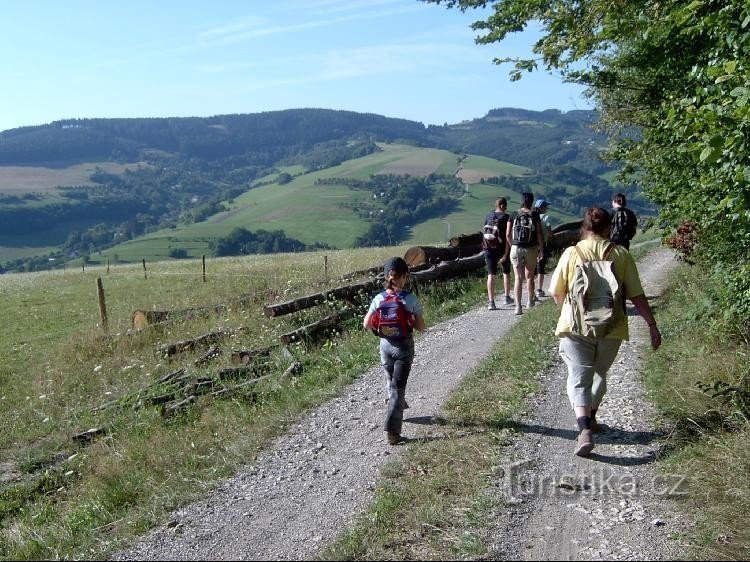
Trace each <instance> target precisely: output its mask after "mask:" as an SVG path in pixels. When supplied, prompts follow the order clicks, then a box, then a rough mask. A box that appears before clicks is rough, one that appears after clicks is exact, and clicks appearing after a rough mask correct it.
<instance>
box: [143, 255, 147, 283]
mask: <svg viewBox="0 0 750 562" xmlns="http://www.w3.org/2000/svg"><path fill="white" fill-rule="evenodd" d="M143 278H144V279H148V275H147V274H146V258H143Z"/></svg>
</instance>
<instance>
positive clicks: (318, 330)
mask: <svg viewBox="0 0 750 562" xmlns="http://www.w3.org/2000/svg"><path fill="white" fill-rule="evenodd" d="M353 315H354V311H353V310H351V309H348V308H347V309H344V310H342V311H340V312H334V313H333V314H329V315H328V316H326V317H325V318H323V319H321V320H318V321H317V322H313V323H312V324H308V325H307V326H302V327H301V328H298V329H296V330H294V331H292V332H289V333H287V334H282V335H281V336H279V340H280V341H281V343H282V344H284V345H288V344H290V343H292V342H297V341H303V340H315V339H317V338H319V337H321V336H323V335H325V334H326V333H328V332H330V331H331V330H333V329H334V328H335V327H337V326H338V325H339V324H340V323H341V322H342V321H343V320H346V319H347V318H350V317H351V316H353Z"/></svg>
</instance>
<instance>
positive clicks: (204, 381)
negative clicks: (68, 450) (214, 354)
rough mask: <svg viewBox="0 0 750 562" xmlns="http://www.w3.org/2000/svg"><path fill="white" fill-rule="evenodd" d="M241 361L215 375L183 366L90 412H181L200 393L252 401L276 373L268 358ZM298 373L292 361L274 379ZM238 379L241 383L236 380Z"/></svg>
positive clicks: (257, 354)
mask: <svg viewBox="0 0 750 562" xmlns="http://www.w3.org/2000/svg"><path fill="white" fill-rule="evenodd" d="M269 351H270V350H268V349H260V350H251V351H246V352H235V353H236V354H237V356H238V357H244V358H247V357H252V358H255V359H259V358H267V356H268V353H269ZM242 361H243V364H242V366H239V367H225V368H222V369H219V370H218V371H216V373H215V375H214V376H211V375H202V376H199V375H196V374H191V373H188V372H187V371H186V370H185V369H184V368H181V369H177V370H175V371H172V372H170V373H167V374H166V375H164V376H163V377H161V378H159V379H158V380H156V381H155V382H153V383H152V384H150V385H148V386H146V387H145V388H142V389H141V390H139V391H138V392H136V393H135V394H131V395H127V396H124V397H121V398H118V399H117V400H112V401H110V402H107V403H105V404H102V405H101V406H97V407H96V408H93V410H92V411H94V412H99V411H103V410H107V409H110V408H117V407H130V408H132V409H134V410H139V409H141V408H147V407H151V406H158V407H159V409H160V412H161V414H162V415H163V416H171V415H174V414H176V413H179V412H182V411H184V410H185V409H186V408H187V407H188V406H190V405H192V404H194V403H195V402H196V401H197V400H198V398H199V397H200V396H211V397H214V398H226V397H228V396H234V395H237V394H242V395H243V396H244V397H245V398H247V399H251V400H254V399H255V393H254V392H253V389H254V387H256V386H257V385H258V384H259V383H261V382H262V381H267V380H271V379H273V378H274V377H276V376H277V375H276V373H271V372H269V371H270V369H269V366H268V362H267V361H256V362H253V361H251V360H247V361H246V360H244V359H243V360H242ZM301 372H302V364H301V363H299V362H298V361H293V362H292V363H291V364H290V365H289V367H288V368H287V369H286V370H285V371H284V372H283V373H282V374H281V375H279V376H278V377H277V378H278V380H279V382H283V381H286V380H289V379H290V378H292V377H296V376H298V375H299V374H300V373H301ZM238 380H239V381H241V382H236V381H238ZM232 383H234V384H232ZM88 437H89V435H88V434H85V435H84V434H81V435H79V436H77V438H78V439H79V440H83V439H84V438H88Z"/></svg>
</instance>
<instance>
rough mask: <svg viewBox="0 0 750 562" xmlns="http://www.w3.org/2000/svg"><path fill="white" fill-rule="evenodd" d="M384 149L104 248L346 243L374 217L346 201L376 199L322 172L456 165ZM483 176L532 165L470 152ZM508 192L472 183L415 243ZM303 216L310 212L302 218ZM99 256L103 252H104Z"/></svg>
mask: <svg viewBox="0 0 750 562" xmlns="http://www.w3.org/2000/svg"><path fill="white" fill-rule="evenodd" d="M382 148H383V151H382V152H379V153H376V154H371V155H368V156H365V157H363V158H358V159H355V160H349V161H347V162H344V163H343V164H341V165H340V166H336V167H334V168H329V169H326V170H321V171H317V172H312V173H309V174H304V175H300V176H298V177H296V178H295V179H294V180H293V181H292V182H291V183H288V184H285V185H278V184H275V183H274V184H270V185H265V186H262V187H258V188H255V189H252V190H251V191H249V192H247V193H245V194H243V195H242V196H240V197H238V198H237V199H236V200H235V201H234V202H233V203H232V207H231V209H230V210H229V211H227V212H225V213H220V214H218V215H215V216H213V217H211V218H210V219H208V220H207V221H205V222H202V223H198V224H193V225H188V226H185V227H180V228H177V229H171V230H162V231H159V232H156V233H153V234H150V235H148V236H146V237H143V238H139V239H138V240H132V241H129V242H127V243H125V244H121V245H119V246H116V247H113V248H110V249H108V250H106V251H104V252H102V255H103V256H104V257H107V256H109V257H112V256H114V254H117V257H118V259H120V260H124V261H140V260H141V259H144V258H145V259H146V260H155V259H164V258H166V257H167V256H168V255H169V250H170V248H185V249H187V250H188V255H190V256H191V257H199V256H200V255H201V254H208V253H209V251H208V244H209V241H210V240H211V239H214V238H216V237H219V236H225V235H226V234H228V233H229V232H230V231H231V230H232V229H234V228H237V227H243V228H247V229H250V230H257V229H264V230H278V229H281V230H283V231H284V232H285V233H286V235H287V236H290V237H292V238H296V239H298V240H301V241H303V242H305V243H313V242H322V243H326V244H328V245H331V246H334V247H338V248H345V247H351V245H352V244H353V242H354V239H355V238H356V237H357V236H359V235H361V234H363V233H364V232H365V231H366V230H367V228H368V226H369V225H368V224H367V223H366V222H364V221H362V220H360V219H359V218H358V217H357V216H356V215H355V214H354V213H353V212H351V211H350V210H349V209H346V208H343V207H341V206H340V205H341V204H342V203H345V202H346V203H351V202H357V201H365V200H369V196H368V194H367V193H365V192H363V191H356V190H352V189H350V188H348V187H346V186H343V185H338V186H337V185H318V186H316V185H315V180H317V179H322V178H333V177H344V178H356V179H367V178H368V177H369V176H370V175H372V174H381V173H392V174H412V175H425V174H429V173H446V174H453V173H455V171H456V169H457V165H458V164H457V155H456V154H454V153H452V152H449V151H445V150H436V149H424V148H416V147H412V146H407V145H382ZM461 173H462V174H465V175H467V176H471V177H472V178H473V179H475V180H477V181H478V178H480V177H483V176H484V177H487V176H499V175H524V174H526V173H528V169H526V168H522V167H520V166H515V165H512V164H508V163H506V162H500V161H497V160H493V159H491V158H484V157H479V156H469V157H468V158H467V159H466V160H465V161H464V163H463V170H462V172H461ZM499 196H505V197H507V198H508V199H509V201H510V202H511V208H513V206H517V205H518V204H519V203H520V196H519V195H518V194H517V193H514V192H511V191H510V190H508V189H505V188H502V187H489V186H484V185H481V184H478V183H477V184H475V185H472V186H471V187H470V189H469V194H468V196H467V197H465V198H463V199H462V201H461V204H460V207H459V209H458V210H456V211H454V212H453V213H450V214H449V215H448V216H446V217H443V218H439V219H431V220H429V221H426V222H424V223H421V224H419V225H415V226H414V228H413V230H412V233H411V236H410V237H409V238H408V239H407V240H406V243H407V244H408V245H416V244H443V243H445V242H446V241H447V240H448V239H449V238H450V237H452V236H455V235H457V234H462V233H470V232H475V231H477V230H478V229H479V226H480V223H481V221H482V219H483V218H484V215H485V214H486V213H487V212H488V211H489V210H490V209H492V208H493V207H494V201H495V199H496V198H497V197H499ZM551 215H552V219H553V222H556V221H558V220H559V222H564V221H567V220H572V219H573V218H574V217H571V216H570V215H560V214H558V213H556V212H555V211H554V209H553V211H552V213H551ZM296 217H304V220H298V219H297V218H296ZM93 259H95V260H97V259H101V258H100V257H99V256H98V255H97V256H93Z"/></svg>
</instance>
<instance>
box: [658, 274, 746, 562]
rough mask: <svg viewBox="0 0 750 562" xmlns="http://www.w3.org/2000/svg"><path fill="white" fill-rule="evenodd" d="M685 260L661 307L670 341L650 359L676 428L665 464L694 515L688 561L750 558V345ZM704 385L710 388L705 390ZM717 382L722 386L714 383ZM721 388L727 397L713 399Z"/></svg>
mask: <svg viewBox="0 0 750 562" xmlns="http://www.w3.org/2000/svg"><path fill="white" fill-rule="evenodd" d="M709 283H710V281H709V280H708V279H707V278H706V277H704V276H703V275H701V273H700V271H699V270H698V269H697V268H693V267H690V266H687V265H683V266H681V267H680V268H679V270H678V271H676V272H675V273H674V274H673V276H672V287H671V290H670V291H669V292H668V293H667V297H666V298H665V299H664V302H663V303H660V304H659V308H658V310H659V324H660V326H661V327H662V333H663V336H664V343H663V344H662V347H661V349H660V350H659V352H658V353H655V354H650V355H649V356H648V358H647V360H646V364H645V381H646V387H647V390H648V392H649V397H650V398H651V400H653V401H654V402H655V404H656V405H657V406H658V407H659V409H660V410H661V411H662V412H663V413H664V416H665V418H666V420H667V423H668V424H669V425H670V426H672V427H673V430H672V434H671V438H670V442H669V444H668V449H667V455H666V457H665V458H664V459H663V460H662V461H661V462H660V466H661V467H662V468H663V470H665V471H667V472H668V473H670V474H676V475H684V476H685V477H686V480H685V481H684V489H683V490H682V491H683V492H685V493H684V494H682V495H679V496H678V497H677V498H676V501H677V502H678V505H679V507H680V508H681V509H682V510H683V511H684V512H685V513H690V514H691V515H693V516H694V517H695V519H696V527H695V529H691V530H690V531H688V532H686V533H685V537H684V542H686V543H687V544H688V545H689V547H688V549H687V550H686V551H685V558H686V559H701V560H747V559H749V558H750V526H749V525H748V521H749V520H750V483H749V482H748V475H750V447H749V446H748V443H750V424H749V423H748V416H750V368H749V367H748V365H749V363H750V362H749V360H748V359H749V358H750V347H749V346H748V343H747V342H740V341H737V338H736V336H732V335H731V334H730V333H729V331H728V330H727V328H726V326H725V324H724V321H723V319H722V313H721V311H720V310H717V308H716V306H715V304H713V303H712V301H711V297H710V296H709V293H708V292H707V291H706V289H707V288H708V287H709ZM699 384H701V385H703V384H706V385H709V386H710V387H712V388H711V390H709V391H708V392H704V391H702V390H701V388H700V387H699V386H698V385H699ZM714 385H717V386H715V387H714ZM715 391H724V394H720V395H718V396H713V395H714V394H716V392H715Z"/></svg>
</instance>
